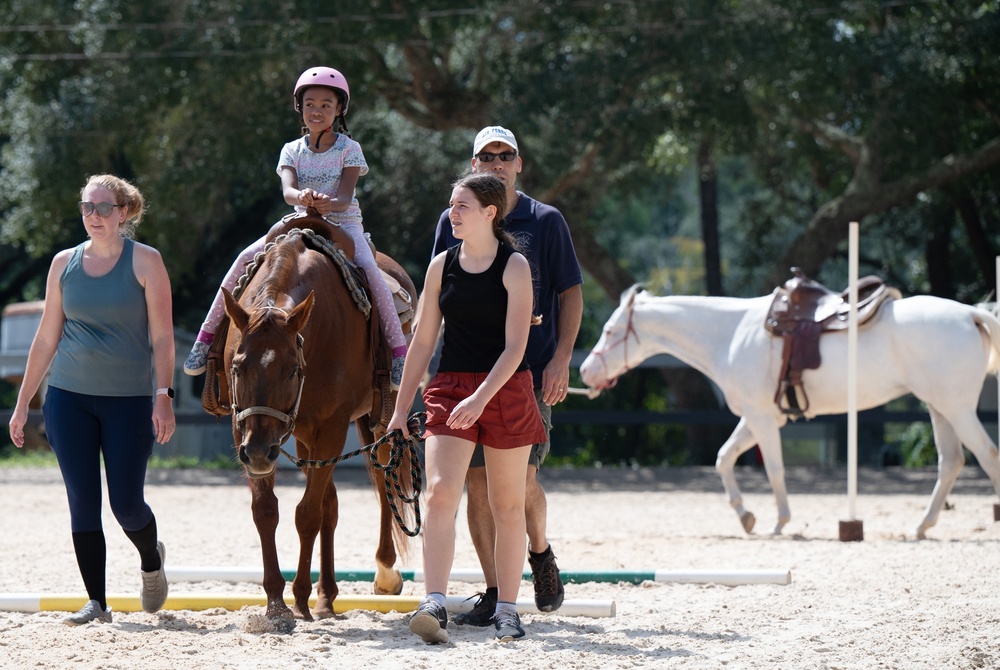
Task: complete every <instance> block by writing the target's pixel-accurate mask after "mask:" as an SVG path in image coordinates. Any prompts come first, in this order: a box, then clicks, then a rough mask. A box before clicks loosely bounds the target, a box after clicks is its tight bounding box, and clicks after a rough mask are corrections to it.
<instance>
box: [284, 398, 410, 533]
mask: <svg viewBox="0 0 1000 670" xmlns="http://www.w3.org/2000/svg"><path fill="white" fill-rule="evenodd" d="M426 418H427V413H426V412H414V413H413V414H411V415H410V418H408V419H407V420H406V429H407V430H408V431H409V432H410V436H409V437H403V433H402V431H400V430H393V431H390V432H388V433H386V434H385V435H383V436H382V437H380V438H379V439H378V440H376V441H375V442H372V443H371V444H368V445H365V446H363V447H361V448H360V449H356V450H354V451H352V452H350V453H348V454H341V455H340V456H338V457H336V458H327V459H324V460H319V461H316V460H307V459H305V458H296V457H294V456H292V455H291V454H290V453H288V452H287V451H285V449H284V447H279V449H281V453H283V454H284V455H285V456H287V457H288V459H289V460H290V461H292V463H294V464H295V467H297V468H324V467H326V466H328V465H333V464H335V463H340V462H341V461H346V460H347V459H348V458H351V457H353V456H357V455H359V454H362V453H364V452H366V451H367V452H368V460H369V461H371V464H372V466H373V467H374V468H375V469H376V470H380V471H382V472H383V473H384V475H385V496H386V499H387V500H388V501H389V508H390V509H391V510H392V515H393V517H395V519H396V523H397V524H399V528H400V529H401V530H402V531H403V532H404V533H405V534H406V535H408V536H410V537H416V536H417V535H418V534H419V533H420V526H421V521H420V491H421V489H422V488H423V467H422V466H421V465H420V459H419V458H418V457H417V447H416V445H415V444H414V442H417V441H419V442H423V441H424V433H423V431H422V430H420V424H421V422H422V421H423V420H425V419H426ZM386 442H391V444H392V448H391V449H390V450H389V460H388V461H386V463H385V465H383V464H382V463H379V460H378V447H379V446H380V445H382V444H385V443H386ZM407 452H409V454H410V482H411V483H412V485H413V495H412V496H407V495H406V490H405V488H404V487H403V484H402V481H401V480H400V478H399V469H400V467H401V466H402V464H403V457H404V455H406V453H407ZM390 480H391V483H390ZM397 498H399V502H400V503H401V504H406V505H413V517H414V527H413V529H412V530H411V529H410V528H408V527H407V526H406V522H405V521H403V517H402V515H401V514H400V513H399V509H398V508H397V507H396V499H397Z"/></svg>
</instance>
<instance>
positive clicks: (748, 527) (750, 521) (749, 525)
mask: <svg viewBox="0 0 1000 670" xmlns="http://www.w3.org/2000/svg"><path fill="white" fill-rule="evenodd" d="M740 523H741V524H743V530H744V531H746V534H747V535H749V534H751V533H752V532H753V527H754V524H756V523H757V517H755V516H754V515H753V512H743V514H741V515H740Z"/></svg>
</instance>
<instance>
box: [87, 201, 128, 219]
mask: <svg viewBox="0 0 1000 670" xmlns="http://www.w3.org/2000/svg"><path fill="white" fill-rule="evenodd" d="M76 204H77V206H79V207H80V213H81V214H83V215H84V216H90V215H91V214H93V213H94V210H95V209H96V210H97V215H98V216H99V217H101V218H102V219H106V218H108V217H109V216H111V212H113V211H114V209H115V207H121V205H112V204H111V203H110V202H78V203H76Z"/></svg>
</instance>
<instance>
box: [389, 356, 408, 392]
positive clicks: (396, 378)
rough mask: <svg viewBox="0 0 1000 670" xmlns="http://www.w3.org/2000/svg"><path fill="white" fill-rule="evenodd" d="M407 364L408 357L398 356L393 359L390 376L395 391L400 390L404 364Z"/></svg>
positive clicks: (390, 382)
mask: <svg viewBox="0 0 1000 670" xmlns="http://www.w3.org/2000/svg"><path fill="white" fill-rule="evenodd" d="M404 363H406V356H397V357H396V358H394V359H392V372H391V373H390V375H389V384H390V385H391V386H392V390H393V391H398V390H399V385H400V383H402V381H403V364H404Z"/></svg>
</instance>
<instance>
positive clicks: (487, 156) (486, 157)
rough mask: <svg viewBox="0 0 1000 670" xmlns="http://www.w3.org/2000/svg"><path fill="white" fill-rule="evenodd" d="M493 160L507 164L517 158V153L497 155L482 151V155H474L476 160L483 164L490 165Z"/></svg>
mask: <svg viewBox="0 0 1000 670" xmlns="http://www.w3.org/2000/svg"><path fill="white" fill-rule="evenodd" d="M494 158H499V159H500V160H502V161H503V162H504V163H509V162H511V161H512V160H514V159H515V158H517V152H516V151H502V152H500V153H498V154H491V153H490V152H489V151H483V152H482V153H478V154H476V160H478V161H482V162H483V163H492V162H493V159H494Z"/></svg>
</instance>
